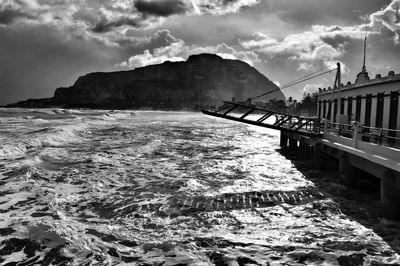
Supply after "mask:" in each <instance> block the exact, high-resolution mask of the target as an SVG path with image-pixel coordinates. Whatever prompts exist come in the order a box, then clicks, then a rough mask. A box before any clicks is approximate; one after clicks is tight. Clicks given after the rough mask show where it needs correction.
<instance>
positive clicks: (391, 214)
mask: <svg viewBox="0 0 400 266" xmlns="http://www.w3.org/2000/svg"><path fill="white" fill-rule="evenodd" d="M381 212H382V215H384V216H385V217H388V218H397V219H399V218H400V174H399V173H398V172H395V171H393V170H387V171H385V172H384V174H383V175H382V177H381Z"/></svg>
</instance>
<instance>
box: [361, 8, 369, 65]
mask: <svg viewBox="0 0 400 266" xmlns="http://www.w3.org/2000/svg"><path fill="white" fill-rule="evenodd" d="M367 22H368V16H367V17H366V18H365V37H364V61H363V66H362V71H363V72H366V71H367V68H366V67H365V56H366V53H367V36H368V25H367Z"/></svg>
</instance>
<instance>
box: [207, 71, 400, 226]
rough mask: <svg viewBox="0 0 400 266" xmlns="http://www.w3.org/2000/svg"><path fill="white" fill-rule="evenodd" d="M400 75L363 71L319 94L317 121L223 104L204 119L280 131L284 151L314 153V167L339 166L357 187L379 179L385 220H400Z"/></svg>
mask: <svg viewBox="0 0 400 266" xmlns="http://www.w3.org/2000/svg"><path fill="white" fill-rule="evenodd" d="M399 89H400V74H397V75H395V74H394V72H393V71H391V72H389V74H388V76H386V77H382V76H381V75H379V74H378V75H376V77H375V79H372V80H371V79H370V78H369V76H368V72H367V71H366V68H365V65H364V66H363V68H362V71H361V72H360V73H359V74H358V75H357V79H356V81H355V83H354V84H352V83H351V82H348V83H347V84H346V85H345V86H344V85H343V84H342V83H341V81H340V64H338V68H337V75H336V79H335V84H334V86H333V88H328V89H319V93H318V106H317V114H318V116H317V117H303V116H298V115H292V114H285V113H281V112H275V111H271V110H266V109H261V108H256V107H255V106H254V105H251V104H250V102H249V101H246V103H244V102H239V103H237V102H224V105H223V106H222V108H220V109H218V110H216V111H211V110H203V113H204V114H207V115H211V116H214V117H219V118H223V119H228V120H233V121H237V122H241V123H246V124H251V125H256V126H261V127H266V128H271V129H275V130H279V131H280V146H281V147H283V148H285V149H292V150H297V151H299V153H301V154H303V153H304V152H312V153H313V156H314V162H315V164H314V165H315V167H316V168H317V169H321V170H323V169H326V166H327V163H328V162H329V160H337V161H338V169H337V170H338V173H339V176H340V177H341V178H343V179H344V180H345V183H346V184H347V185H349V186H353V187H356V186H357V179H358V178H359V177H360V175H361V174H362V173H363V172H365V173H368V174H370V175H372V176H374V177H376V178H379V179H380V202H381V214H382V215H383V216H385V217H388V218H396V219H400V115H398V114H399V112H400V106H399V104H398V101H399Z"/></svg>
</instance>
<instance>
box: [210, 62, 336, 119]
mask: <svg viewBox="0 0 400 266" xmlns="http://www.w3.org/2000/svg"><path fill="white" fill-rule="evenodd" d="M329 68H332V66H330V67H326V68H323V69H320V70H318V71H315V72H313V73H311V74H308V75H305V76H303V77H301V78H298V79H295V80H293V81H291V82H289V83H286V84H284V85H283V86H282V87H281V88H279V87H278V88H276V89H273V90H272V91H268V92H265V93H262V94H260V95H258V96H255V97H252V98H249V99H250V100H254V99H258V98H261V97H263V96H265V95H267V94H270V93H273V92H275V91H279V90H283V89H286V88H289V87H291V86H294V85H297V84H299V83H302V82H304V81H307V80H310V79H313V78H316V77H319V76H322V75H325V74H327V73H330V72H332V71H334V70H337V68H336V67H335V68H332V69H329ZM326 69H329V70H327V71H324V70H326ZM321 71H324V72H322V73H319V72H321ZM316 73H319V74H316ZM314 74H316V75H314ZM243 103H246V100H245V101H242V102H238V104H243ZM228 108H230V106H226V107H221V108H220V109H218V110H217V111H216V112H219V111H222V110H225V109H228Z"/></svg>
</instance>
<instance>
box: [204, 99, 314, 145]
mask: <svg viewBox="0 0 400 266" xmlns="http://www.w3.org/2000/svg"><path fill="white" fill-rule="evenodd" d="M201 111H202V112H203V114H206V115H210V116H215V117H220V118H224V119H229V120H233V121H237V122H241V123H246V124H251V125H256V126H261V127H266V128H272V129H276V130H281V131H283V132H288V133H293V134H296V135H302V136H308V137H313V138H321V137H322V132H321V131H320V124H319V122H318V119H316V118H311V117H303V116H297V115H290V114H285V113H280V112H275V111H270V110H266V109H261V108H257V107H254V106H252V105H246V104H243V103H235V102H226V101H224V107H223V108H220V109H219V110H216V111H209V110H201ZM250 114H252V116H249V115H250ZM274 116H275V118H276V119H275V121H274V122H272V123H271V119H268V118H270V117H274Z"/></svg>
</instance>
